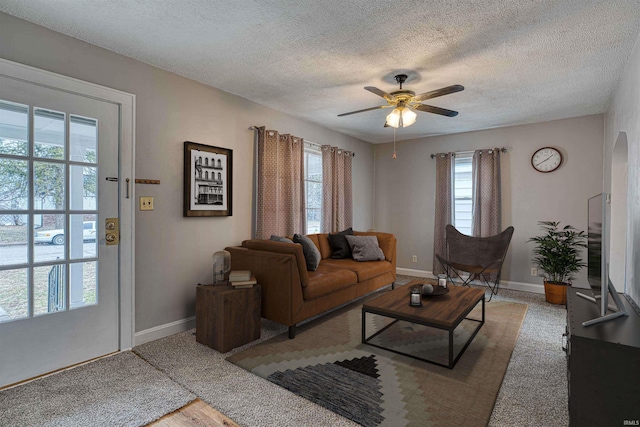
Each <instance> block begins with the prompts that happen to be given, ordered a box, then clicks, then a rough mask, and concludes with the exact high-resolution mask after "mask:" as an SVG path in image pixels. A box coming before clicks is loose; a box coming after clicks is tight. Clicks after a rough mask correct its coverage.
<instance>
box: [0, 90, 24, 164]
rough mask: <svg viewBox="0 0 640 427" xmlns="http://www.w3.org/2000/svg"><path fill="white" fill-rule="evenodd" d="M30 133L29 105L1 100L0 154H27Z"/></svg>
mask: <svg viewBox="0 0 640 427" xmlns="http://www.w3.org/2000/svg"><path fill="white" fill-rule="evenodd" d="M28 135H29V107H28V106H26V105H21V104H14V103H12V102H7V101H0V154H13V155H15V156H26V155H27V153H28V149H27V148H28V139H29V136H28Z"/></svg>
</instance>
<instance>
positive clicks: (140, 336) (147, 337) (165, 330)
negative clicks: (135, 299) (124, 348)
mask: <svg viewBox="0 0 640 427" xmlns="http://www.w3.org/2000/svg"><path fill="white" fill-rule="evenodd" d="M195 327H196V316H193V317H189V318H186V319H181V320H176V321H175V322H171V323H165V324H164V325H160V326H155V327H153V328H149V329H145V330H144V331H140V332H136V334H135V336H134V342H135V344H134V346H135V345H140V344H144V343H146V342H149V341H155V340H157V339H160V338H164V337H168V336H169V335H173V334H177V333H178V332H183V331H188V330H189V329H193V328H195Z"/></svg>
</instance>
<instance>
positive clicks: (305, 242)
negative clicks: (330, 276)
mask: <svg viewBox="0 0 640 427" xmlns="http://www.w3.org/2000/svg"><path fill="white" fill-rule="evenodd" d="M293 243H300V244H301V245H302V253H304V260H305V261H306V263H307V270H309V271H316V270H317V269H318V264H320V260H321V259H322V256H321V255H320V251H319V250H318V248H316V245H314V244H313V241H312V240H311V239H310V238H308V237H307V236H303V235H302V234H294V235H293Z"/></svg>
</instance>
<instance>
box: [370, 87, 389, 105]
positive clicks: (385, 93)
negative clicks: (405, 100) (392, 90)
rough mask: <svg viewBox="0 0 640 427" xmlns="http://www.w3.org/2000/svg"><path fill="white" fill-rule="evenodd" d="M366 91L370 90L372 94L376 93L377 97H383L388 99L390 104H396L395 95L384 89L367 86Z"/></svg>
mask: <svg viewBox="0 0 640 427" xmlns="http://www.w3.org/2000/svg"><path fill="white" fill-rule="evenodd" d="M365 90H368V91H369V92H371V93H375V94H376V95H378V96H381V97H383V98H384V99H386V100H387V101H389V102H394V100H395V98H394V97H393V95H391V94H389V93H387V92H385V91H383V90H382V89H378V88H377V87H373V86H366V87H365Z"/></svg>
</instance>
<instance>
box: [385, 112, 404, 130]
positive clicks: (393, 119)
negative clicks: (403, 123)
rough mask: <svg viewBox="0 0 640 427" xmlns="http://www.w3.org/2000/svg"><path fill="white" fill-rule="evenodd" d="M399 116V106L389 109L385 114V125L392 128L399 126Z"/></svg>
mask: <svg viewBox="0 0 640 427" xmlns="http://www.w3.org/2000/svg"><path fill="white" fill-rule="evenodd" d="M401 117H402V115H401V113H400V109H399V108H394V109H393V111H391V112H390V113H389V114H388V115H387V121H386V123H385V124H386V125H387V126H391V127H392V128H397V127H400V118H401Z"/></svg>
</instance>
